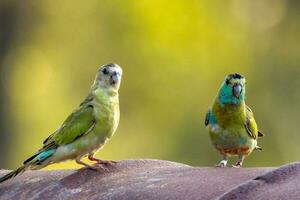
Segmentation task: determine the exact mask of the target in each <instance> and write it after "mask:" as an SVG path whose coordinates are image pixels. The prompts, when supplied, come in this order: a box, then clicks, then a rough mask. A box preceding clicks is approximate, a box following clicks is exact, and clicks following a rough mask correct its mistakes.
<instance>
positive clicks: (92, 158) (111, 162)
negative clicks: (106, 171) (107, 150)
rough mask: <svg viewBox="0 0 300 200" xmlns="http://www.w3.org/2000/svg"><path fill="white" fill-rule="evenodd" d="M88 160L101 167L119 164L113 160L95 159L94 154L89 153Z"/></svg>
mask: <svg viewBox="0 0 300 200" xmlns="http://www.w3.org/2000/svg"><path fill="white" fill-rule="evenodd" d="M88 159H89V160H90V161H95V162H97V164H99V165H115V164H116V163H117V162H116V161H113V160H100V159H98V158H95V157H94V154H93V153H89V155H88Z"/></svg>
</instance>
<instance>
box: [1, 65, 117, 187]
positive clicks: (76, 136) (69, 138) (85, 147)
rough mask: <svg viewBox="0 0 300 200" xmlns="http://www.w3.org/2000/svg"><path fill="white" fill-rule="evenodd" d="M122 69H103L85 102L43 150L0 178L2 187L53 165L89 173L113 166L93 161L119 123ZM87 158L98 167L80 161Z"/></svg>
mask: <svg viewBox="0 0 300 200" xmlns="http://www.w3.org/2000/svg"><path fill="white" fill-rule="evenodd" d="M121 77H122V69H121V67H120V66H118V65H117V64H107V65H103V66H102V67H100V69H99V70H98V72H97V75H96V78H95V81H94V84H93V85H92V87H91V90H90V92H89V94H88V95H87V97H86V98H85V100H84V101H83V102H82V103H81V104H80V105H79V107H78V108H77V109H75V110H74V111H73V112H72V113H71V115H69V117H68V118H67V119H66V120H65V121H64V123H63V124H62V125H61V126H60V127H59V128H58V129H57V130H56V131H55V132H54V133H53V134H51V135H50V136H49V137H48V138H47V139H46V140H45V141H44V142H43V147H42V148H41V149H40V150H39V151H37V152H36V153H35V154H34V155H33V156H31V157H30V158H28V159H27V160H25V161H24V162H23V165H22V166H21V167H19V168H18V169H16V170H14V171H12V172H10V173H8V174H6V175H5V176H3V177H1V178H0V183H1V182H3V181H6V180H8V179H10V178H13V177H15V176H16V175H18V174H21V173H23V172H24V171H26V170H36V169H41V168H44V167H46V166H48V165H50V164H53V163H58V162H62V161H66V160H75V161H76V162H77V163H78V164H81V165H84V166H85V167H87V168H90V169H98V168H103V166H104V165H107V164H114V163H115V162H114V161H104V160H100V159H97V158H95V157H94V154H95V153H96V151H97V150H99V149H101V148H102V147H103V146H104V144H105V143H106V142H107V141H108V140H109V139H110V138H111V137H112V136H113V134H114V132H115V131H116V129H117V126H118V123H119V116H120V112H119V95H118V90H119V87H120V84H121ZM84 156H88V159H89V160H91V161H95V162H96V163H97V164H98V167H96V166H92V165H89V164H87V163H84V162H83V161H81V159H82V158H83V157H84Z"/></svg>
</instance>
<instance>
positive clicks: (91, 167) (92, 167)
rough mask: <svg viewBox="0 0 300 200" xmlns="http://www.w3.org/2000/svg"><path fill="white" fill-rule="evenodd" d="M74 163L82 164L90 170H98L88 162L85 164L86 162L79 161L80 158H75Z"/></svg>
mask: <svg viewBox="0 0 300 200" xmlns="http://www.w3.org/2000/svg"><path fill="white" fill-rule="evenodd" d="M76 163H77V164H79V165H83V166H85V167H86V168H88V169H91V170H98V168H97V167H94V166H92V165H89V164H87V163H85V162H83V161H81V160H80V159H76Z"/></svg>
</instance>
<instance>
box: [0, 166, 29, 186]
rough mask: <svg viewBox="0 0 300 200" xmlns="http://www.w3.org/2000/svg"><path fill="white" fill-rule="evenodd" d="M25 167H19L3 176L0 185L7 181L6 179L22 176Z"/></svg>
mask: <svg viewBox="0 0 300 200" xmlns="http://www.w3.org/2000/svg"><path fill="white" fill-rule="evenodd" d="M25 170H26V167H25V166H24V165H23V166H22V167H19V168H18V169H16V170H14V171H12V172H10V173H8V174H6V175H4V176H3V177H1V178H0V183H2V182H4V181H7V180H8V179H11V178H13V177H15V176H17V175H19V174H22V173H23V172H25Z"/></svg>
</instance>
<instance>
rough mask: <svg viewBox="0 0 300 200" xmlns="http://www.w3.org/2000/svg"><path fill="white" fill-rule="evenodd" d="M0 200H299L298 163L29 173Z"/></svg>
mask: <svg viewBox="0 0 300 200" xmlns="http://www.w3.org/2000/svg"><path fill="white" fill-rule="evenodd" d="M7 172H9V171H7V170H2V171H1V172H0V175H1V176H2V175H4V174H5V173H7ZM0 199H1V200H6V199H7V200H14V199H17V200H20V199H42V200H47V199H104V200H106V199H112V200H135V199H138V200H139V199H140V200H147V199H150V200H152V199H153V200H154V199H155V200H158V199H159V200H160V199H162V200H164V199H166V200H169V199H170V200H173V199H179V200H194V199H300V163H292V164H290V165H285V166H283V167H281V168H277V169H275V168H243V169H235V168H213V167H191V166H188V165H184V164H179V163H174V162H168V161H159V160H126V161H120V162H118V163H117V164H116V165H115V166H110V167H108V168H107V170H106V171H92V170H88V169H80V170H59V171H30V172H25V173H24V174H23V175H20V176H18V177H16V178H14V179H13V180H10V181H7V182H5V183H2V184H0Z"/></svg>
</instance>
